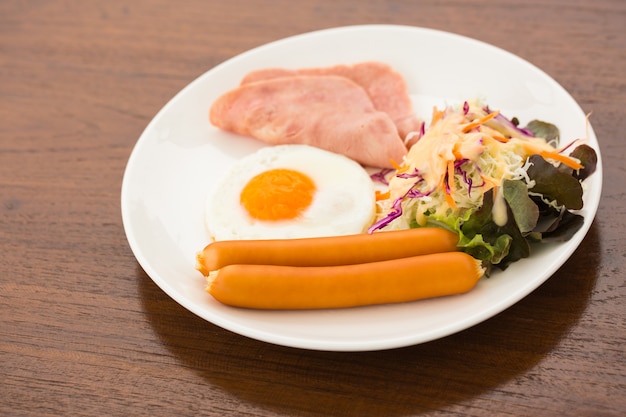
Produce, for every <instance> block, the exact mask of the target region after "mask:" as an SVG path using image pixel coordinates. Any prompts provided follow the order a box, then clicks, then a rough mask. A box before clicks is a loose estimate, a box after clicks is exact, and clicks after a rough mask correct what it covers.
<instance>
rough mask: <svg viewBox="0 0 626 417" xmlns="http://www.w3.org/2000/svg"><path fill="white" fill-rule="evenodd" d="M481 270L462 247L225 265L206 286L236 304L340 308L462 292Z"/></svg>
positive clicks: (250, 306)
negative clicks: (308, 262) (331, 262)
mask: <svg viewBox="0 0 626 417" xmlns="http://www.w3.org/2000/svg"><path fill="white" fill-rule="evenodd" d="M483 273H484V270H483V268H482V267H481V264H480V261H478V260H476V259H474V258H473V257H471V256H470V255H468V254H466V253H464V252H450V253H435V254H429V255H421V256H414V257H409V258H401V259H394V260H388V261H380V262H371V263H364V264H356V265H341V266H321V267H319V266H316V267H294V266H276V265H228V266H225V267H224V268H222V269H220V270H218V271H216V272H212V273H211V274H210V275H209V278H208V280H207V281H208V287H207V292H208V293H209V294H211V295H212V296H213V297H214V298H215V299H216V300H218V301H219V302H221V303H223V304H227V305H230V306H235V307H245V308H254V309H276V310H286V309H322V308H344V307H356V306H366V305H374V304H387V303H399V302H406V301H414V300H420V299H424V298H432V297H441V296H446V295H453V294H461V293H464V292H467V291H469V290H471V289H472V288H474V286H475V285H476V283H477V282H478V280H479V279H480V277H481V276H482V275H483Z"/></svg>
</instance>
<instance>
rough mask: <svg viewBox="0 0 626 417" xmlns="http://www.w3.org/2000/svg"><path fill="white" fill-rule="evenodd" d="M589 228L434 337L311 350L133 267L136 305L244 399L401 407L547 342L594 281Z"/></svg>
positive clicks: (526, 356) (336, 408) (276, 406)
mask: <svg viewBox="0 0 626 417" xmlns="http://www.w3.org/2000/svg"><path fill="white" fill-rule="evenodd" d="M597 234H598V230H597V227H596V226H595V225H594V226H592V228H591V230H590V231H589V234H588V235H587V237H586V238H585V240H584V241H583V243H582V244H581V246H580V247H579V248H578V250H577V251H576V252H575V253H574V255H573V256H572V258H571V259H570V260H569V261H568V262H566V263H565V265H563V266H562V267H561V269H560V270H559V271H558V272H557V273H556V274H555V275H554V276H552V277H551V278H550V279H549V280H548V281H546V282H545V283H544V284H543V285H542V286H541V287H540V288H538V289H537V290H536V291H534V292H533V293H532V294H530V295H529V296H528V297H526V298H525V299H523V300H521V301H520V302H519V303H517V304H515V305H514V306H512V307H510V308H509V309H507V310H506V311H504V312H502V313H500V314H499V315H497V316H495V317H493V318H491V319H489V320H487V321H485V322H483V323H481V324H479V325H476V326H474V327H472V328H470V329H467V330H465V331H462V332H460V333H457V334H454V335H451V336H448V337H445V338H443V339H440V340H436V341H432V342H429V343H424V344H421V345H416V346H411V347H406V348H401V349H393V350H386V351H375V352H353V353H347V352H318V351H309V350H303V349H294V348H288V347H282V346H276V345H272V344H268V343H264V342H259V341H256V340H251V339H248V338H246V337H243V336H239V335H236V334H233V333H231V332H229V331H227V330H223V329H221V328H219V327H217V326H214V325H212V324H211V323H208V322H206V321H204V320H202V319H200V318H198V317H197V316H195V315H193V314H192V313H190V312H188V311H187V310H185V309H184V308H183V307H181V306H179V305H178V304H177V303H176V302H174V301H173V300H171V299H170V298H169V297H167V295H166V294H165V293H163V292H161V290H160V289H159V288H158V287H157V286H156V285H154V284H153V283H152V281H151V280H150V279H149V278H148V277H147V276H146V275H145V273H144V272H143V271H142V270H141V268H139V267H138V272H137V275H138V276H139V278H140V279H139V280H138V281H139V286H140V294H141V297H142V300H143V307H144V310H145V312H146V314H147V316H148V319H149V321H150V323H151V324H152V326H153V328H154V331H155V332H156V334H157V335H158V337H159V338H160V339H161V340H162V343H163V344H164V345H165V346H166V347H167V348H168V349H169V350H170V351H171V353H172V354H173V355H175V356H176V357H177V358H178V359H179V360H180V361H181V362H182V363H184V364H185V366H186V367H188V368H192V369H194V370H195V371H196V372H197V373H198V374H199V375H200V376H202V377H203V378H204V379H206V380H207V382H208V383H210V384H211V385H213V386H217V387H220V388H221V389H223V390H224V391H226V392H228V393H229V394H231V395H234V396H236V397H238V398H240V399H241V400H242V401H245V402H247V403H248V404H249V405H251V406H253V407H255V406H256V407H262V408H266V409H268V410H273V411H275V412H281V413H285V414H289V415H303V416H306V415H358V416H360V417H367V416H380V415H386V416H402V415H407V414H416V413H420V412H426V411H432V410H433V409H441V408H445V407H447V406H451V405H454V404H458V403H460V402H463V401H466V400H468V399H470V398H473V397H475V396H478V395H480V394H481V393H484V392H488V391H490V390H493V389H495V388H497V387H498V386H500V385H502V384H504V383H506V382H507V381H510V380H512V379H515V378H516V377H517V376H519V375H521V374H524V373H525V372H527V371H528V370H529V369H531V368H533V367H534V366H535V365H536V364H537V363H538V362H540V361H541V360H542V359H543V358H544V357H545V356H546V355H547V354H548V353H549V352H550V351H551V350H552V349H554V347H555V346H556V345H558V344H559V342H560V340H561V338H562V337H564V336H565V335H566V334H567V333H568V331H569V329H570V328H571V327H572V326H574V325H575V324H576V322H577V321H578V320H579V317H580V316H581V314H582V312H583V311H584V310H585V308H586V306H587V302H588V299H589V297H590V294H591V292H592V290H593V288H594V285H595V282H596V279H597V270H598V264H599V262H600V256H601V248H600V247H599V238H598V235H597ZM575 259H576V260H575Z"/></svg>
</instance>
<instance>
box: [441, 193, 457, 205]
mask: <svg viewBox="0 0 626 417" xmlns="http://www.w3.org/2000/svg"><path fill="white" fill-rule="evenodd" d="M444 195H445V197H446V203H448V205H449V206H450V207H451V208H453V209H456V208H457V206H456V202H455V201H454V198H452V196H451V195H450V194H448V193H447V192H444Z"/></svg>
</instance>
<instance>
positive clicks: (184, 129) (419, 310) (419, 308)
mask: <svg viewBox="0 0 626 417" xmlns="http://www.w3.org/2000/svg"><path fill="white" fill-rule="evenodd" d="M368 60H376V61H382V62H385V63H387V64H390V65H391V66H392V67H394V68H395V69H396V70H397V71H398V72H400V73H401V74H402V75H403V76H404V77H405V79H406V82H407V86H408V89H409V93H410V95H411V98H412V100H413V103H414V106H415V110H416V112H418V113H419V114H421V115H430V113H431V110H432V107H433V106H439V107H440V108H442V107H443V106H445V105H446V104H454V103H459V102H463V101H464V100H468V99H473V98H480V99H482V100H483V101H484V102H485V103H487V104H488V105H489V106H490V107H491V108H494V109H500V110H501V111H502V113H503V114H504V115H507V116H509V117H514V116H515V117H517V118H518V119H519V120H520V122H521V123H526V122H528V121H530V120H532V119H541V120H545V121H549V122H551V123H554V124H555V125H557V126H558V127H559V129H560V131H561V138H562V140H563V141H571V140H574V139H578V138H584V137H586V138H587V143H588V144H589V145H590V146H591V147H593V148H594V149H595V150H596V152H597V153H598V166H597V170H596V172H595V173H594V174H593V175H592V176H591V177H589V178H588V179H587V180H586V181H585V195H584V208H583V209H582V210H581V211H580V214H582V215H583V216H584V224H583V226H582V227H581V229H580V230H578V232H577V233H576V234H575V235H574V236H573V237H572V238H571V239H570V240H568V241H567V242H564V243H558V244H556V243H546V244H541V245H539V246H536V247H533V250H532V254H531V256H530V257H529V258H527V259H523V260H521V261H518V262H516V263H514V264H513V265H511V266H510V267H509V268H508V269H506V270H505V271H495V272H494V273H493V274H492V275H491V276H490V277H489V278H483V279H482V280H481V281H480V282H479V284H478V285H477V287H476V288H475V289H474V290H472V291H470V292H469V293H466V294H463V295H457V296H448V297H442V298H437V299H430V300H424V301H417V302H411V303H402V304H393V305H380V306H371V307H359V308H349V309H336V310H313V311H258V310H248V309H239V308H233V307H228V306H225V305H222V304H220V303H219V302H217V301H215V300H214V299H213V298H212V297H211V296H210V295H209V294H208V293H207V292H206V291H205V279H204V277H203V276H202V275H201V274H200V273H199V272H198V271H196V269H195V256H196V253H197V252H198V251H199V250H201V249H202V248H203V247H204V246H205V245H206V244H207V243H208V242H209V235H208V232H207V231H206V229H205V225H204V208H205V201H206V198H207V195H208V193H211V191H212V190H213V188H214V187H215V184H216V182H217V181H218V180H219V179H220V178H221V175H223V173H224V172H225V171H227V170H228V168H229V167H230V166H231V165H232V164H233V163H234V162H235V161H237V160H239V159H241V158H243V157H245V156H246V155H249V154H250V153H252V152H254V151H256V150H258V149H260V148H261V147H263V146H265V145H263V144H262V143H260V142H259V141H257V140H255V139H251V138H246V137H242V136H237V135H234V134H230V133H226V132H223V131H220V130H218V129H217V128H215V127H213V126H212V125H211V124H210V123H209V121H208V116H207V115H208V109H209V107H210V106H211V103H212V102H213V101H214V100H215V99H216V98H217V97H218V96H219V95H221V94H223V93H224V92H226V91H227V90H229V89H232V88H234V87H235V86H237V85H238V83H239V81H240V80H241V78H242V77H243V76H244V75H245V74H247V73H248V72H250V71H251V70H255V69H261V68H266V67H284V68H303V67H320V66H331V65H336V64H349V63H355V62H361V61H368ZM425 117H426V116H425ZM601 188H602V164H601V161H600V153H599V149H598V144H597V139H596V137H595V134H594V132H593V129H592V127H591V125H590V124H588V123H587V120H586V115H585V113H584V112H583V111H582V109H581V108H580V107H579V105H578V104H577V103H576V101H575V100H574V99H573V98H572V97H571V96H570V95H569V93H568V92H567V91H566V90H565V89H564V88H563V87H561V86H560V85H559V84H558V83H557V82H556V81H555V80H553V79H552V78H551V77H550V76H548V75H547V74H546V73H544V72H543V71H541V70H540V69H538V68H537V67H535V66H533V65H532V64H530V63H528V62H527V61H525V60H523V59H521V58H519V57H517V56H515V55H513V54H511V53H509V52H506V51H504V50H502V49H499V48H497V47H494V46H491V45H488V44H485V43H483V42H480V41H477V40H474V39H470V38H466V37H462V36H459V35H455V34H451V33H447V32H441V31H436V30H432V29H424V28H417V27H409V26H394V25H364V26H349V27H341V28H334V29H326V30H321V31H317V32H311V33H306V34H302V35H297V36H293V37H290V38H286V39H282V40H278V41H275V42H272V43H269V44H266V45H263V46H260V47H258V48H255V49H252V50H250V51H247V52H245V53H242V54H241V55H238V56H236V57H234V58H232V59H229V60H228V61H225V62H223V63H222V64H220V65H217V66H216V67H214V68H212V69H210V70H209V71H208V72H206V73H204V74H202V75H201V76H200V77H198V78H197V79H196V80H194V81H193V82H191V83H190V84H189V85H188V86H186V87H185V88H183V89H182V91H180V92H179V93H178V94H177V95H176V96H175V97H173V98H172V99H171V100H170V101H169V102H168V103H167V104H166V105H165V106H164V107H163V109H161V111H159V113H158V114H157V115H156V116H155V117H154V119H153V120H152V121H151V122H150V123H149V125H148V126H147V127H146V129H145V130H144V132H143V133H142V135H141V136H140V138H139V140H138V141H137V143H136V145H135V147H134V149H133V150H132V153H131V155H130V158H129V160H128V164H127V167H126V170H125V173H124V179H123V184H122V192H121V210H122V219H123V224H124V229H125V232H126V236H127V238H128V242H129V245H130V247H131V249H132V251H133V253H134V255H135V257H136V259H137V261H138V262H139V264H140V265H141V267H142V268H143V269H144V270H145V272H146V273H147V274H148V275H149V276H150V278H151V279H152V280H153V281H154V282H155V283H156V284H157V285H158V286H159V287H160V288H161V289H162V290H163V291H164V292H165V293H166V294H168V295H169V296H170V297H171V298H172V299H174V300H175V301H176V302H178V303H180V304H181V305H182V306H183V307H185V308H186V309H188V310H189V311H191V312H193V313H194V314H196V315H198V316H200V317H202V318H203V319H205V320H207V321H209V322H211V323H213V324H215V325H217V326H220V327H223V328H225V329H228V330H230V331H232V332H235V333H238V334H240V335H243V336H246V337H250V338H254V339H257V340H261V341H264V342H269V343H274V344H279V345H284V346H291V347H297V348H305V349H315V350H330V351H365V350H380V349H390V348H397V347H402V346H408V345H413V344H418V343H423V342H427V341H431V340H435V339H438V338H441V337H444V336H447V335H451V334H453V333H456V332H459V331H461V330H464V329H467V328H469V327H471V326H473V325H476V324H478V323H480V322H482V321H484V320H486V319H488V318H490V317H492V316H494V315H496V314H497V313H499V312H501V311H503V310H505V309H506V308H508V307H510V306H511V305H513V304H515V303H516V302H518V301H519V300H521V299H522V298H523V297H525V296H526V295H528V294H529V293H531V292H532V291H533V290H535V289H536V288H537V287H538V286H539V285H541V284H542V283H543V282H544V281H545V280H547V279H548V278H549V277H550V276H551V275H552V274H554V273H555V272H556V271H557V270H558V269H559V268H560V267H561V265H563V263H564V262H565V261H566V260H567V259H568V258H569V257H570V256H571V255H572V253H573V252H574V251H575V250H576V248H577V247H578V245H579V244H580V242H581V241H582V240H583V238H584V237H585V235H586V233H587V231H588V230H589V227H590V226H591V223H592V221H593V218H594V216H595V213H596V210H597V207H598V204H599V201H600V194H601Z"/></svg>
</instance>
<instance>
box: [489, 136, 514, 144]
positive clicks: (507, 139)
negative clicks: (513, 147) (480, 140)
mask: <svg viewBox="0 0 626 417" xmlns="http://www.w3.org/2000/svg"><path fill="white" fill-rule="evenodd" d="M491 137H492V138H494V139H495V140H497V141H498V142H502V143H507V142H508V141H509V140H510V138H505V137H504V136H501V135H491Z"/></svg>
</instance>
